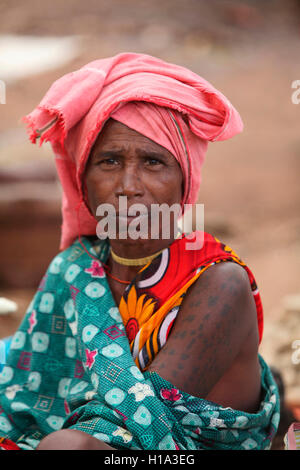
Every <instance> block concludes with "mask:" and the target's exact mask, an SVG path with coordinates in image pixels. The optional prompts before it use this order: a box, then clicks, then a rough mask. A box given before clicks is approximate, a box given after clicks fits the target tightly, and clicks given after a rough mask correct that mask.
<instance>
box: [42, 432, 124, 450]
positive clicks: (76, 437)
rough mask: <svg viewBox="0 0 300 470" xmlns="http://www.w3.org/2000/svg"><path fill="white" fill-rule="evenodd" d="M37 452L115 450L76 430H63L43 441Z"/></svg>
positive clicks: (53, 433)
mask: <svg viewBox="0 0 300 470" xmlns="http://www.w3.org/2000/svg"><path fill="white" fill-rule="evenodd" d="M36 450H115V449H114V448H113V447H110V446H109V445H108V444H106V443H105V442H102V441H99V439H96V438H95V437H93V436H90V435H89V434H87V433H85V432H82V431H77V430H75V429H61V430H60V431H55V432H52V433H51V434H49V435H48V436H46V437H45V438H44V439H42V440H41V442H40V443H39V445H38V447H37V449H36Z"/></svg>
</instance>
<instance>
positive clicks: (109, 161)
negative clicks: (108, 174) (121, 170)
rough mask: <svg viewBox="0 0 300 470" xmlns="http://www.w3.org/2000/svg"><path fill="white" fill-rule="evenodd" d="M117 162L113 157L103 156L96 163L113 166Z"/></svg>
mask: <svg viewBox="0 0 300 470" xmlns="http://www.w3.org/2000/svg"><path fill="white" fill-rule="evenodd" d="M117 164H118V161H117V160H116V159H115V158H104V159H103V160H100V161H98V165H102V166H115V165H117Z"/></svg>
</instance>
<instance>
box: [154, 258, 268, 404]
mask: <svg viewBox="0 0 300 470" xmlns="http://www.w3.org/2000/svg"><path fill="white" fill-rule="evenodd" d="M257 351H258V331H257V316H256V307H255V302H254V299H253V295H252V292H251V287H250V283H249V279H248V276H247V273H246V272H245V270H244V268H242V267H241V266H239V265H237V264H235V263H230V262H226V263H220V264H216V265H214V266H211V267H210V268H209V269H208V270H206V271H205V272H204V273H203V274H202V275H201V276H200V277H199V279H198V280H197V281H196V282H195V284H194V285H192V286H191V288H190V289H189V290H188V292H187V295H186V297H185V299H184V300H183V303H182V307H181V310H180V313H179V315H178V318H177V319H176V322H175V325H174V328H173V330H172V332H171V334H170V337H169V338H168V341H167V343H166V345H165V346H164V348H163V349H162V350H161V351H160V352H159V354H158V355H157V356H156V358H155V359H154V361H153V362H152V364H151V365H150V367H149V369H148V370H149V371H155V372H157V373H158V374H159V375H160V376H161V377H163V378H164V379H166V380H168V381H169V382H171V383H173V384H174V385H175V386H177V387H178V388H179V389H181V390H183V391H185V392H187V393H190V394H191V395H194V396H198V397H202V398H208V399H211V400H212V401H217V402H218V403H219V404H223V405H226V406H232V407H236V408H239V409H243V408H246V409H250V408H251V407H254V408H255V406H256V405H257V403H258V399H259V392H260V377H259V365H258V360H257ZM231 370H232V371H234V374H231V375H230V371H231ZM237 388H238V389H239V392H240V395H238V394H237Z"/></svg>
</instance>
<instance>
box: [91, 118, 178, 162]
mask: <svg viewBox="0 0 300 470" xmlns="http://www.w3.org/2000/svg"><path fill="white" fill-rule="evenodd" d="M162 125H163V124H162ZM128 150H133V151H135V152H136V153H137V154H139V153H140V154H141V155H144V154H145V152H148V153H149V155H154V154H157V156H159V155H161V156H163V157H164V158H165V159H167V160H168V161H170V162H171V161H172V162H176V164H178V166H180V165H179V163H178V161H177V160H176V158H175V156H174V155H173V153H171V152H170V151H169V150H168V149H167V148H165V147H163V146H162V145H160V144H159V143H157V142H155V141H154V140H153V139H149V138H148V137H147V136H145V135H143V134H141V133H140V132H138V131H136V130H134V129H132V128H130V127H128V126H127V125H126V124H123V123H121V122H119V121H117V120H115V119H114V118H109V119H108V120H107V121H106V123H105V124H104V126H103V128H102V130H101V131H100V132H99V134H98V137H97V138H96V140H95V143H94V145H93V146H92V149H91V152H90V155H89V159H91V157H92V156H94V155H97V154H99V153H101V152H109V151H115V152H120V153H122V152H124V155H126V151H128Z"/></svg>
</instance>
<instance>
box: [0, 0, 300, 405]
mask: <svg viewBox="0 0 300 470" xmlns="http://www.w3.org/2000/svg"><path fill="white" fill-rule="evenodd" d="M0 16H1V19H2V21H1V25H0V34H33V35H69V34H78V35H81V37H82V48H81V50H80V52H79V54H78V57H77V58H76V59H75V60H73V61H72V62H71V63H68V64H66V65H65V66H64V67H60V68H59V69H57V70H52V71H50V72H47V73H43V74H39V75H38V76H32V77H29V78H26V79H24V80H22V81H19V82H16V83H13V84H11V85H10V86H9V87H8V89H7V104H6V105H5V106H1V107H0V115H1V119H0V170H1V168H12V167H13V168H15V167H17V166H18V165H23V164H24V163H26V162H28V161H39V159H40V158H41V157H40V153H39V152H38V151H37V149H32V146H30V144H28V143H25V141H24V137H23V134H22V132H23V131H22V125H21V123H20V117H21V116H23V115H25V114H27V113H28V112H30V111H31V110H32V109H33V108H34V107H35V106H36V105H37V104H38V102H39V101H40V99H41V98H42V96H43V95H44V93H45V92H46V91H47V89H48V88H49V86H50V85H51V83H52V82H53V81H54V80H55V79H56V78H58V77H60V76H61V75H63V74H64V73H66V72H69V71H71V70H74V69H76V68H79V67H80V66H81V65H83V64H85V63H87V62H89V61H91V60H94V59H97V58H100V57H105V56H109V55H112V54H116V53H118V52H122V51H134V52H145V53H149V54H152V55H157V56H159V57H161V58H163V59H165V60H169V61H172V62H176V63H179V64H181V65H185V66H187V67H189V68H191V69H192V70H194V71H195V72H197V73H199V74H200V75H202V76H204V77H205V78H206V79H207V80H209V81H210V82H212V83H213V84H214V86H216V87H217V88H219V89H220V90H221V91H222V92H223V93H224V94H225V95H226V96H227V97H228V98H229V99H230V100H231V101H232V103H233V104H234V105H235V106H236V108H237V109H238V110H239V112H240V114H241V116H242V118H243V121H244V126H245V127H244V132H243V133H242V134H241V135H239V136H237V137H235V138H234V139H232V140H230V141H226V142H219V143H213V144H210V147H209V150H208V153H207V157H206V163H205V166H204V169H203V174H202V186H201V189H200V193H199V202H201V203H204V204H205V229H206V231H209V232H211V233H213V234H215V235H216V236H218V238H220V239H221V240H222V241H224V242H226V243H227V244H229V245H230V246H231V247H232V248H233V249H234V250H235V251H236V252H237V253H238V254H239V255H240V257H241V258H242V259H243V260H244V261H245V262H246V263H247V264H248V266H249V267H250V269H251V270H252V271H253V273H254V274H255V277H256V280H257V283H258V286H259V289H260V292H261V296H262V301H263V305H264V310H265V324H266V335H267V334H270V333H268V332H269V331H271V330H272V326H273V325H274V324H276V322H278V321H279V319H280V318H281V316H282V312H283V311H284V309H285V305H286V303H285V302H286V296H288V295H291V294H300V282H299V279H300V211H299V203H300V185H299V174H300V132H299V123H300V104H299V105H297V104H293V102H292V99H291V97H292V93H293V89H292V87H291V85H292V82H293V81H295V80H300V62H299V57H300V2H298V1H283V0H282V1H279V0H261V1H251V2H250V1H248V2H247V1H227V0H226V1H220V0H219V1H215V0H214V1H210V2H205V1H200V0H197V1H196V0H194V1H192V0H184V1H180V0H169V1H164V2H161V1H156V0H154V1H151V2H146V1H144V0H139V1H137V0H131V1H121V0H119V1H116V0H111V1H110V2H104V1H99V0H98V1H96V0H95V1H88V2H80V1H77V0H74V1H71V0H68V1H64V2H60V1H58V0H54V1H51V2H48V3H46V2H43V5H42V6H41V2H34V1H33V0H27V1H26V2H23V3H21V2H20V1H17V0H10V1H8V0H7V1H2V3H1V4H0ZM0 52H1V51H0ZM0 79H1V70H0ZM14 149H15V150H16V149H18V150H17V151H15V150H14ZM20 149H21V151H20ZM44 160H45V161H46V160H47V162H49V161H50V165H51V160H49V156H48V154H47V155H46V156H45V157H44ZM2 190H3V188H2V189H1V191H2ZM0 194H1V193H0ZM5 194H6V193H5ZM0 223H1V220H0ZM2 226H3V221H2V223H1V227H2ZM53 231H54V232H55V235H54V236H53V238H52V239H51V243H50V242H49V244H48V246H45V245H46V244H45V245H44V247H45V250H46V256H45V259H43V266H42V268H43V269H44V267H46V264H47V263H48V261H50V259H51V257H52V256H53V255H54V254H55V253H56V251H57V248H58V247H57V246H56V244H57V243H58V239H59V227H57V229H56V228H55V229H54V228H53ZM11 239H12V238H11V237H10V236H9V235H8V232H7V236H6V238H5V234H4V235H3V237H2V238H1V240H2V246H1V250H2V255H3V257H4V258H5V252H6V253H8V252H9V253H10V255H9V256H10V257H11V263H12V265H13V264H14V263H17V259H13V258H14V252H15V253H17V252H18V249H19V251H20V247H16V244H18V242H17V241H14V246H13V247H12V248H11V247H9V246H11V245H10V240H11ZM14 240H15V239H14ZM20 243H21V242H20ZM41 243H42V241H41ZM26 249H27V251H28V253H29V257H31V258H32V259H36V258H35V257H36V256H40V255H36V253H35V249H34V248H32V252H31V251H30V245H29V246H27V248H26ZM14 250H16V251H14ZM4 258H3V259H4ZM5 259H6V258H5ZM34 287H35V286H32V289H30V288H29V289H26V290H24V289H22V286H21V285H18V286H17V288H16V286H12V285H11V286H7V285H6V286H5V285H3V286H2V294H1V295H7V296H9V297H10V298H13V299H14V300H17V301H18V302H19V306H20V308H19V312H18V314H15V315H13V316H12V317H11V319H8V318H3V319H2V320H1V331H0V337H1V336H5V335H6V334H11V332H12V331H14V329H15V328H16V326H17V324H18V322H19V319H20V318H21V316H22V315H23V314H24V311H25V308H26V305H27V303H28V302H29V299H30V297H31V295H32V292H33V291H34ZM298 307H299V308H298V318H299V320H300V305H298ZM296 310H297V308H296ZM281 325H282V323H281ZM283 328H287V329H288V328H289V313H288V312H287V313H286V316H285V321H284V326H283ZM289 338H290V339H289V340H288V341H290V344H292V342H293V341H294V340H297V339H299V340H300V321H299V322H298V323H296V327H293V329H292V331H291V332H290V337H289ZM279 340H280V337H279ZM276 341H277V340H276ZM269 344H270V342H268V347H266V349H265V354H266V356H267V359H269V360H270V361H271V362H272V361H274V360H275V359H274V358H275V356H274V355H273V353H274V351H275V350H276V344H273V349H272V347H271V348H270V347H269ZM262 351H264V347H263V345H262ZM291 353H292V349H291ZM275 362H276V361H275ZM274 365H276V364H274ZM283 367H285V366H283ZM286 367H287V368H288V367H293V366H292V365H291V361H289V360H288V359H287V364H286ZM298 376H299V372H298ZM298 392H299V394H298V399H297V396H296V397H295V390H294V392H293V401H294V402H297V401H298V402H299V405H300V391H299V389H298Z"/></svg>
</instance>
